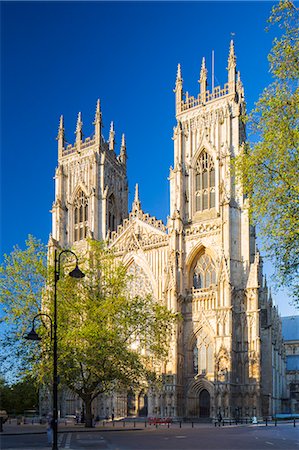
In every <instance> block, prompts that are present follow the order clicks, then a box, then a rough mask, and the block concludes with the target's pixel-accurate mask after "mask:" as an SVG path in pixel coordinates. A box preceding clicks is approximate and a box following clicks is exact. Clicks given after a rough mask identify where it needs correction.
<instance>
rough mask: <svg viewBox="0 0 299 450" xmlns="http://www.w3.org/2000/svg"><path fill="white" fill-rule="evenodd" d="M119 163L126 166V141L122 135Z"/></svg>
mask: <svg viewBox="0 0 299 450" xmlns="http://www.w3.org/2000/svg"><path fill="white" fill-rule="evenodd" d="M119 159H120V162H121V163H123V164H126V162H127V146H126V139H125V135H124V133H123V134H122V137H121V146H120V154H119Z"/></svg>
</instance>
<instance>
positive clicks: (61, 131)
mask: <svg viewBox="0 0 299 450" xmlns="http://www.w3.org/2000/svg"><path fill="white" fill-rule="evenodd" d="M56 139H57V141H58V154H59V157H60V156H62V150H63V148H64V142H65V137H64V120H63V116H62V115H61V116H60V121H59V128H58V135H57V138H56Z"/></svg>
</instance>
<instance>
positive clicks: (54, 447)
mask: <svg viewBox="0 0 299 450" xmlns="http://www.w3.org/2000/svg"><path fill="white" fill-rule="evenodd" d="M64 253H71V254H72V255H74V256H75V258H76V267H75V269H73V270H72V271H71V272H70V273H69V275H70V276H71V277H72V278H83V277H84V276H85V274H84V273H83V272H82V271H81V270H80V269H79V266H78V257H77V255H76V254H75V253H74V252H72V251H71V250H62V251H61V252H59V253H58V252H57V250H56V249H55V253H54V305H53V306H54V310H53V320H52V319H51V317H50V316H48V314H42V313H41V314H37V315H36V316H35V317H34V318H33V322H32V325H33V326H32V330H31V331H30V332H29V333H28V334H27V336H26V337H25V338H26V339H29V340H33V341H39V340H41V338H40V336H39V335H38V334H37V333H36V331H35V329H34V321H35V319H36V318H37V317H39V316H47V317H48V318H49V319H50V322H51V340H53V444H52V450H58V443H57V437H58V376H57V282H58V281H59V278H60V258H61V256H62V255H63V254H64Z"/></svg>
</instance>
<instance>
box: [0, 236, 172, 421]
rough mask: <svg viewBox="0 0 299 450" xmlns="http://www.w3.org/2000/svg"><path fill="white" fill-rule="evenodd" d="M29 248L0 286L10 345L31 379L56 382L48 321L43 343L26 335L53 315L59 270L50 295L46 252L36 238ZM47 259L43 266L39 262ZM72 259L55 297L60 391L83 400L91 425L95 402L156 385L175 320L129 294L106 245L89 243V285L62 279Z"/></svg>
mask: <svg viewBox="0 0 299 450" xmlns="http://www.w3.org/2000/svg"><path fill="white" fill-rule="evenodd" d="M27 244H28V245H29V247H28V248H27V249H26V250H25V251H23V252H22V251H20V250H19V249H15V250H14V252H13V253H12V254H11V255H10V257H6V260H5V261H6V262H5V264H4V265H3V266H2V267H1V272H0V273H1V277H2V280H3V281H4V283H3V284H2V286H3V288H2V287H0V298H1V302H2V304H3V305H4V309H5V315H4V319H6V320H8V321H9V323H10V324H11V325H12V327H11V328H10V333H11V334H10V336H9V337H10V339H9V340H8V341H7V346H8V347H9V344H11V345H12V349H14V350H17V352H14V355H17V356H18V357H19V358H20V359H21V361H22V364H21V365H20V368H21V369H23V368H24V367H25V365H26V364H27V365H28V366H27V367H30V373H31V375H32V376H34V377H37V378H38V381H39V382H40V383H41V384H45V383H46V384H48V383H49V384H50V383H51V381H52V380H51V373H52V342H51V340H50V339H49V329H47V324H46V320H47V319H46V318H43V323H42V322H40V323H39V324H38V322H37V323H36V325H37V327H36V329H37V331H38V333H39V334H40V335H41V336H42V337H43V340H42V344H41V345H38V344H36V343H30V342H27V341H25V342H24V341H22V336H23V334H24V332H25V329H26V327H27V330H28V324H30V323H31V320H32V318H33V317H34V315H35V314H36V313H38V312H40V311H42V312H43V313H47V314H49V315H50V316H51V317H53V311H52V308H53V301H52V299H53V273H54V271H53V268H52V267H48V284H47V289H44V286H45V284H46V274H47V270H46V265H45V259H44V258H45V249H40V247H39V245H38V243H37V242H36V241H35V240H34V239H33V238H31V239H30V240H29V241H28V243H27ZM34 249H35V250H36V253H34ZM41 254H42V255H43V257H42V258H41V260H42V261H43V262H41V261H40V259H39V258H40V255H41ZM16 255H17V256H18V258H16ZM28 255H30V258H29V259H28ZM66 255H68V254H67V253H66V254H65V255H63V257H65V258H62V264H61V269H62V270H61V272H62V273H61V277H60V280H59V282H58V294H57V298H58V308H57V312H58V321H57V325H58V330H57V332H58V373H59V377H60V385H61V386H62V385H65V386H67V387H68V388H70V389H71V390H72V391H73V392H76V393H77V394H78V395H79V396H80V397H81V398H82V400H83V402H84V404H85V411H86V426H90V425H91V418H92V417H91V403H92V401H93V400H94V399H95V398H96V397H97V396H98V395H99V394H100V393H103V392H107V391H109V390H110V389H115V388H119V389H126V388H131V387H133V386H134V385H137V384H140V383H146V384H148V383H150V382H153V381H155V379H156V378H157V377H156V369H157V368H158V366H159V367H160V368H161V364H163V362H165V360H166V358H167V355H168V350H169V340H170V337H171V332H172V329H173V324H174V322H175V321H176V314H173V313H172V312H170V311H169V310H168V309H167V308H166V307H165V306H163V305H162V304H160V303H159V302H157V301H155V300H154V299H153V298H152V297H151V296H149V295H147V296H141V295H140V296H138V295H137V296H134V295H131V294H130V290H131V289H130V283H131V277H130V276H129V275H128V274H127V272H126V269H125V267H124V266H123V265H122V264H121V263H120V262H119V261H117V260H116V259H115V257H114V256H113V254H112V253H111V252H110V251H109V250H107V249H105V248H104V247H103V245H102V244H101V243H99V242H95V241H91V242H89V243H88V246H87V249H86V252H85V254H83V250H82V252H81V254H80V266H81V268H83V270H84V272H85V274H86V276H85V278H83V279H80V280H74V279H72V278H71V277H69V276H67V275H65V276H64V273H66V274H67V269H68V268H72V266H73V264H74V261H73V260H72V259H71V257H70V259H68V257H66ZM21 261H23V262H25V261H26V264H27V265H28V266H26V274H27V275H26V277H25V278H24V276H23V273H22V271H21V270H20V268H21V267H23V264H22V263H21ZM38 263H40V265H39V264H38ZM31 269H32V270H33V271H34V270H35V269H36V272H35V273H36V276H37V275H38V276H37V278H38V281H39V283H36V282H35V278H34V277H32V276H31V275H30V270H31ZM11 274H13V276H12V275H11ZM32 283H33V285H32ZM11 285H12V286H14V285H16V288H12V286H11ZM19 285H20V288H19ZM4 286H5V289H4ZM31 293H33V294H34V295H31ZM42 298H43V301H42V303H43V305H42V308H41V299H42ZM14 340H16V341H17V342H18V345H15V343H14Z"/></svg>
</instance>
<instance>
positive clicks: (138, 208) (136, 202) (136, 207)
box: [132, 183, 142, 213]
mask: <svg viewBox="0 0 299 450" xmlns="http://www.w3.org/2000/svg"><path fill="white" fill-rule="evenodd" d="M138 211H142V210H141V202H140V200H139V189H138V183H136V185H135V197H134V201H133V204H132V212H133V213H136V212H138Z"/></svg>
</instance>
